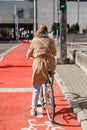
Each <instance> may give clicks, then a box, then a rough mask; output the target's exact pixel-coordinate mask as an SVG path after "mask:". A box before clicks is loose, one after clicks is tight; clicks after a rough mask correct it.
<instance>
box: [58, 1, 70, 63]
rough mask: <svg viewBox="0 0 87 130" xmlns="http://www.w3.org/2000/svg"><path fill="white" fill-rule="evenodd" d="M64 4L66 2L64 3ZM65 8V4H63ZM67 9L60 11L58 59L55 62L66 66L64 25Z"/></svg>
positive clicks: (67, 61) (67, 60)
mask: <svg viewBox="0 0 87 130" xmlns="http://www.w3.org/2000/svg"><path fill="white" fill-rule="evenodd" d="M65 2H66V1H65ZM65 6H66V3H65ZM66 10H67V7H65V8H63V9H60V43H59V44H60V57H59V58H58V60H57V63H58V64H67V63H69V59H68V58H67V42H66V25H67V16H66V15H67V11H66Z"/></svg>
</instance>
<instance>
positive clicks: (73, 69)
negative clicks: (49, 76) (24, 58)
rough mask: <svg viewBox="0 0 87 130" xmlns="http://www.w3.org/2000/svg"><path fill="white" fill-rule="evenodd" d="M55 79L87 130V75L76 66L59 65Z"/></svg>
mask: <svg viewBox="0 0 87 130" xmlns="http://www.w3.org/2000/svg"><path fill="white" fill-rule="evenodd" d="M55 79H56V81H57V83H58V84H59V86H60V88H61V90H62V92H63V94H64V95H65V97H66V99H67V101H68V103H69V104H70V107H72V109H73V112H74V113H75V114H76V117H77V119H78V121H79V123H80V124H81V128H82V130H87V75H86V74H85V72H83V70H82V69H81V68H79V67H78V66H77V65H75V64H73V65H72V64H67V65H57V70H56V74H55Z"/></svg>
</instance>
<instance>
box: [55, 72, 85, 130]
mask: <svg viewBox="0 0 87 130" xmlns="http://www.w3.org/2000/svg"><path fill="white" fill-rule="evenodd" d="M55 80H56V82H57V83H58V85H59V87H60V89H61V90H62V92H63V94H64V96H65V98H66V99H67V101H68V103H69V105H70V107H71V108H72V109H73V113H74V114H75V115H76V117H77V120H78V122H79V123H80V125H81V128H82V130H87V116H86V115H85V113H84V112H83V110H82V109H81V107H80V106H79V104H78V103H77V102H76V101H75V99H74V97H73V96H72V93H71V92H70V91H69V89H68V87H67V86H66V85H64V82H63V81H62V79H61V78H60V76H59V75H58V73H56V74H55Z"/></svg>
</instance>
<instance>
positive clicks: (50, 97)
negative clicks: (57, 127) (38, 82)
mask: <svg viewBox="0 0 87 130" xmlns="http://www.w3.org/2000/svg"><path fill="white" fill-rule="evenodd" d="M46 112H47V116H48V119H49V121H51V122H53V121H54V114H55V100H54V91H53V88H52V85H51V84H49V85H47V86H46Z"/></svg>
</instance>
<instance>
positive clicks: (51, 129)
mask: <svg viewBox="0 0 87 130" xmlns="http://www.w3.org/2000/svg"><path fill="white" fill-rule="evenodd" d="M35 121H36V120H35V119H32V120H28V123H29V127H28V128H22V129H21V130H38V129H36V128H35V126H47V128H46V130H64V129H63V128H62V127H60V126H53V125H52V123H51V122H50V121H45V122H44V123H43V124H34V123H32V122H35Z"/></svg>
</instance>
